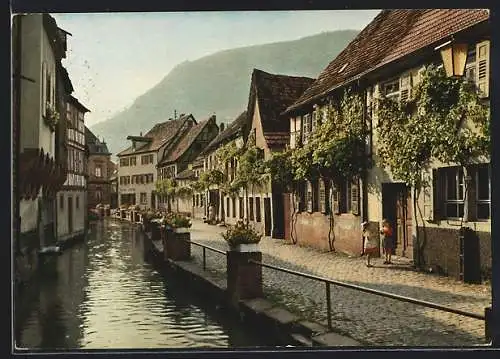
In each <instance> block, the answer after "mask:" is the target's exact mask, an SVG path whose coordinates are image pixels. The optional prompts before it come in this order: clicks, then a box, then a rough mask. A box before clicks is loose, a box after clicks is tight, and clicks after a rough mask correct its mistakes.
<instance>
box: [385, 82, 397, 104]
mask: <svg viewBox="0 0 500 359" xmlns="http://www.w3.org/2000/svg"><path fill="white" fill-rule="evenodd" d="M383 92H384V95H385V97H387V98H390V99H393V100H397V99H398V97H399V78H398V79H397V80H393V81H390V82H387V83H385V84H384V85H383Z"/></svg>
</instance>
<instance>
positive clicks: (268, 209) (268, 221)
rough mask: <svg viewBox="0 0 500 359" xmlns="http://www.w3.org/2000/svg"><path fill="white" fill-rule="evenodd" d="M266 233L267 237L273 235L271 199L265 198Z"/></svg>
mask: <svg viewBox="0 0 500 359" xmlns="http://www.w3.org/2000/svg"><path fill="white" fill-rule="evenodd" d="M264 233H265V235H266V236H270V235H271V199H270V198H269V197H266V198H264Z"/></svg>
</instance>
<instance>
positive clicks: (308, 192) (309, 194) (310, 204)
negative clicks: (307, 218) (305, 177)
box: [306, 181, 313, 212]
mask: <svg viewBox="0 0 500 359" xmlns="http://www.w3.org/2000/svg"><path fill="white" fill-rule="evenodd" d="M312 197H313V196H312V183H311V182H309V181H307V186H306V199H307V211H308V212H312V211H313V199H312Z"/></svg>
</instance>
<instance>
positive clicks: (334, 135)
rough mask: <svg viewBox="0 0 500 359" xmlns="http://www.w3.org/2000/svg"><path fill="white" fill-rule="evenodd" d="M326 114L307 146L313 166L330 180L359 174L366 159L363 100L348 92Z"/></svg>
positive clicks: (329, 107)
mask: <svg viewBox="0 0 500 359" xmlns="http://www.w3.org/2000/svg"><path fill="white" fill-rule="evenodd" d="M325 112H326V116H325V117H326V119H325V121H323V122H322V123H321V125H320V126H319V128H318V129H317V130H316V131H315V132H314V133H313V134H312V136H311V139H310V142H309V143H308V145H309V147H310V148H311V150H312V165H313V166H315V167H316V168H317V170H318V172H319V173H320V174H321V175H322V176H323V177H328V178H332V179H336V178H351V177H354V176H358V175H360V174H361V173H362V171H363V170H364V169H365V168H366V166H367V159H368V157H367V156H366V154H365V146H366V142H365V141H366V138H367V135H368V131H367V128H366V124H365V118H364V106H363V98H362V97H361V96H360V95H359V94H357V93H355V92H353V91H352V90H350V89H347V90H346V91H345V92H344V95H343V97H342V98H341V100H340V103H339V104H332V105H330V106H327V107H326V109H325Z"/></svg>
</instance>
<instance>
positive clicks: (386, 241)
mask: <svg viewBox="0 0 500 359" xmlns="http://www.w3.org/2000/svg"><path fill="white" fill-rule="evenodd" d="M380 234H382V236H383V239H382V243H383V246H384V253H385V261H384V264H391V256H392V252H393V250H394V242H393V238H392V227H391V224H390V223H389V221H388V220H387V219H384V220H383V221H382V230H381V231H380Z"/></svg>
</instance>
